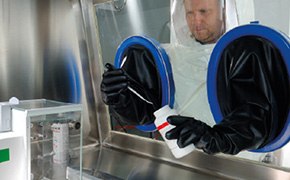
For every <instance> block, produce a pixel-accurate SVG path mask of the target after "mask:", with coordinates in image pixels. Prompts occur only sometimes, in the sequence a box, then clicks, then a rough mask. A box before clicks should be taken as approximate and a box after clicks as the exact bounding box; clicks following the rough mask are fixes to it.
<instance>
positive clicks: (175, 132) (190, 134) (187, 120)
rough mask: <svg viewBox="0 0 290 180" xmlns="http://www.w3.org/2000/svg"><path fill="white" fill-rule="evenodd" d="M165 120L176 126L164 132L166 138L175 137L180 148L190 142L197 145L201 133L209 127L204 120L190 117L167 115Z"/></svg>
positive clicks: (201, 135)
mask: <svg viewBox="0 0 290 180" xmlns="http://www.w3.org/2000/svg"><path fill="white" fill-rule="evenodd" d="M167 121H168V122H169V123H170V124H171V125H174V126H176V127H175V128H173V129H171V130H170V131H168V132H167V133H166V138H167V139H177V145H178V146H179V147H180V148H183V147H185V146H188V145H189V144H191V143H193V144H194V145H195V146H197V144H198V143H199V141H200V140H201V138H202V137H203V135H204V134H205V133H206V132H208V131H209V130H210V129H211V127H210V126H208V125H207V124H205V123H204V122H201V121H199V120H196V119H194V118H192V117H184V116H169V117H168V118H167ZM200 148H201V147H200Z"/></svg>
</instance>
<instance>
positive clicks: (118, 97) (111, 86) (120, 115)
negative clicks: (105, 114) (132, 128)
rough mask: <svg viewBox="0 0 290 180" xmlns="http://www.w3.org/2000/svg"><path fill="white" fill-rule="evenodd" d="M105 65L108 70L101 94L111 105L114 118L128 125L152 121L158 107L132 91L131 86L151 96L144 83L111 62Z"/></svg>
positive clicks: (105, 101)
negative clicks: (143, 85) (145, 89)
mask: <svg viewBox="0 0 290 180" xmlns="http://www.w3.org/2000/svg"><path fill="white" fill-rule="evenodd" d="M105 66H106V68H107V69H108V70H107V71H106V72H104V74H103V79H102V82H101V94H102V99H103V101H104V103H105V104H107V105H109V110H110V115H111V116H112V118H113V119H116V120H117V121H121V122H122V123H124V124H128V125H143V124H146V123H152V122H153V121H154V116H153V112H154V111H155V109H156V108H154V107H153V106H154V105H153V104H148V103H147V102H145V101H144V100H142V99H140V98H139V97H138V96H137V95H136V94H134V93H132V91H130V90H129V86H131V87H133V88H134V90H135V91H137V92H138V93H139V94H141V95H143V97H150V96H149V95H150V94H149V93H146V91H143V89H144V88H142V85H139V84H138V82H135V81H134V79H132V78H131V77H130V76H129V75H128V74H127V73H126V72H125V71H124V70H123V69H116V68H115V67H114V66H113V65H111V64H109V63H107V64H106V65H105ZM148 94H149V95H148Z"/></svg>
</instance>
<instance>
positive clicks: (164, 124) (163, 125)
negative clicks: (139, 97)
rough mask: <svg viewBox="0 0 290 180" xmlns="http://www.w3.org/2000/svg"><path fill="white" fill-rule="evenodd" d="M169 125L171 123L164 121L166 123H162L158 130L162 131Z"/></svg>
mask: <svg viewBox="0 0 290 180" xmlns="http://www.w3.org/2000/svg"><path fill="white" fill-rule="evenodd" d="M168 125H169V123H168V122H164V123H162V124H160V125H159V126H158V127H157V129H158V131H160V130H161V129H163V128H165V127H166V126H168Z"/></svg>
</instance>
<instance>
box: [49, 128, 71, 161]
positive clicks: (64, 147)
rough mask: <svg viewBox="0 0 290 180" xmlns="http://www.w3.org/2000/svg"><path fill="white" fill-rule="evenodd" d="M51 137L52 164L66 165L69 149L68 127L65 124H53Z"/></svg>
mask: <svg viewBox="0 0 290 180" xmlns="http://www.w3.org/2000/svg"><path fill="white" fill-rule="evenodd" d="M51 129H52V136H53V152H54V155H53V162H54V163H57V164H66V163H67V159H68V148H69V138H68V137H69V126H68V124H67V123H54V124H52V126H51Z"/></svg>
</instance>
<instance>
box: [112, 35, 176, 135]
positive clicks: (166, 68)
mask: <svg viewBox="0 0 290 180" xmlns="http://www.w3.org/2000/svg"><path fill="white" fill-rule="evenodd" d="M134 45H141V46H143V47H145V48H146V49H148V50H149V51H150V52H151V54H152V56H153V57H154V60H155V63H156V65H157V69H158V72H159V75H160V79H161V87H162V102H161V105H162V106H165V105H169V106H170V107H173V103H174V93H175V89H174V82H173V77H172V69H171V64H170V62H169V58H168V56H167V54H166V52H165V50H164V49H163V48H162V47H161V46H160V44H159V43H158V42H157V41H156V40H154V39H152V38H149V37H145V36H131V37H129V38H127V39H125V40H124V41H123V42H122V43H121V44H120V45H119V47H118V49H117V53H116V56H115V62H114V63H115V67H118V68H120V67H121V64H122V61H123V56H124V53H125V52H126V50H127V49H128V48H129V47H130V46H134ZM136 128H137V129H139V130H141V131H145V132H152V131H155V130H156V126H155V124H154V123H151V124H148V125H138V126H136Z"/></svg>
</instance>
